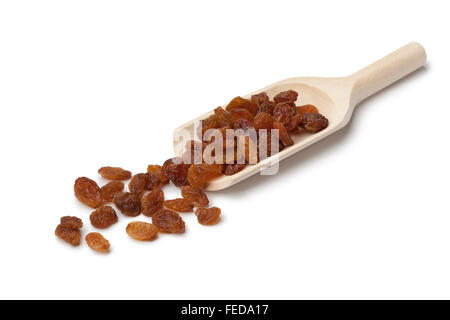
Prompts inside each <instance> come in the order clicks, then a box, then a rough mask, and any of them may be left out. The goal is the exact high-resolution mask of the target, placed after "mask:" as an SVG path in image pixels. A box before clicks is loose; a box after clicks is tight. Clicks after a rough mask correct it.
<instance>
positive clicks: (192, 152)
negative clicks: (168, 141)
mask: <svg viewBox="0 0 450 320" xmlns="http://www.w3.org/2000/svg"><path fill="white" fill-rule="evenodd" d="M205 147H206V143H204V142H201V141H194V140H189V141H188V142H187V143H186V150H185V151H184V153H183V157H182V158H183V162H184V163H186V164H191V163H201V162H202V161H203V151H204V150H205Z"/></svg>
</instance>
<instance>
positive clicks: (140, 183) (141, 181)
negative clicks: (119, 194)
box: [128, 173, 148, 194]
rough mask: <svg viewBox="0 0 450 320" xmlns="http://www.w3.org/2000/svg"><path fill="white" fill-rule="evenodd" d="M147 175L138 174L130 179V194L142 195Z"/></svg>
mask: <svg viewBox="0 0 450 320" xmlns="http://www.w3.org/2000/svg"><path fill="white" fill-rule="evenodd" d="M147 177H148V176H147V174H146V173H138V174H136V175H134V176H133V178H131V180H130V182H129V183H128V189H129V190H130V192H131V193H135V194H142V193H143V192H144V191H145V185H146V184H147Z"/></svg>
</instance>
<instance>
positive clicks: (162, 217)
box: [55, 90, 328, 253]
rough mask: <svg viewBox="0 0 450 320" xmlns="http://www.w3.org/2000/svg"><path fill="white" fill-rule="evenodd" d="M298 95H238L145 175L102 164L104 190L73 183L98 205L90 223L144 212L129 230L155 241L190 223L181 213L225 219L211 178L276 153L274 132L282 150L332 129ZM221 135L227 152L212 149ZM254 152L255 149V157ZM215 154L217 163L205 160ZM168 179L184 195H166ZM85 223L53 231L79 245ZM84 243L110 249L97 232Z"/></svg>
mask: <svg viewBox="0 0 450 320" xmlns="http://www.w3.org/2000/svg"><path fill="white" fill-rule="evenodd" d="M297 99H298V93H297V92H296V91H294V90H288V91H283V92H280V93H278V94H277V95H275V96H274V97H273V98H272V99H271V98H270V97H269V96H268V95H267V93H265V92H261V93H258V94H254V95H252V96H251V97H250V99H246V98H242V97H236V98H234V99H233V100H231V101H230V103H229V104H228V105H227V106H226V107H225V108H222V107H218V108H216V109H214V113H213V114H212V115H211V116H209V117H208V118H206V119H204V120H202V121H201V127H200V128H201V130H198V132H197V134H198V135H199V141H196V140H189V141H187V143H186V148H185V151H184V153H183V154H182V155H181V156H180V157H175V158H170V159H168V160H166V161H165V162H164V163H163V164H162V165H156V164H152V165H149V166H148V167H147V170H146V172H142V173H137V174H134V175H133V174H132V173H131V171H128V170H125V169H123V168H120V167H110V166H106V167H102V168H100V169H99V170H98V173H99V175H100V176H101V177H103V178H104V179H106V180H109V182H108V183H106V184H104V185H103V186H101V187H100V186H99V185H98V184H97V182H96V181H94V180H92V179H89V178H86V177H80V178H78V179H76V180H75V184H74V193H75V197H76V198H77V199H78V200H79V201H80V202H81V203H83V204H84V205H86V206H88V207H90V208H94V209H95V210H94V211H93V212H92V213H91V214H90V217H89V220H90V222H91V225H92V227H94V228H96V229H108V228H110V227H111V226H112V225H114V224H116V223H117V222H118V220H119V217H118V214H117V213H116V210H117V212H120V213H121V214H122V215H123V216H125V217H126V218H128V219H130V218H135V217H138V216H140V215H141V214H142V215H143V218H144V219H148V220H149V221H148V222H144V221H131V222H129V223H128V225H127V227H126V230H125V231H126V233H127V234H128V235H129V236H130V237H131V238H132V239H135V240H139V241H153V240H156V239H157V238H158V234H159V233H164V234H179V233H184V232H185V230H186V224H185V222H184V220H183V218H182V215H180V214H179V213H183V214H188V213H191V214H193V213H192V212H195V216H196V217H197V220H198V223H200V224H202V225H205V226H210V225H214V224H216V223H218V222H219V221H220V215H221V209H220V208H218V207H209V205H210V203H209V199H208V196H207V195H206V194H205V192H204V191H203V190H204V189H206V188H207V186H208V184H209V183H210V181H211V180H213V179H215V178H217V177H219V176H221V175H234V174H237V173H239V172H241V171H242V170H244V169H245V167H246V166H247V165H248V164H253V163H256V162H258V161H261V160H263V159H265V158H267V157H269V156H271V155H273V154H274V153H275V152H276V150H272V149H273V148H274V147H273V145H272V144H271V141H272V139H274V138H275V137H277V139H275V141H276V142H279V151H281V150H283V149H285V148H289V147H290V146H292V145H293V144H294V139H293V135H296V134H301V133H304V132H311V133H316V132H319V131H321V130H324V129H325V128H327V126H328V120H327V118H325V117H324V116H323V115H321V114H320V113H319V111H318V109H317V108H316V107H315V106H313V105H310V104H305V105H300V106H297V105H296V102H297ZM217 132H218V133H220V135H218V134H216V133H217ZM228 133H231V135H230V136H228V135H227V134H228ZM216 139H222V142H223V150H222V151H223V152H222V153H220V151H221V150H220V149H219V150H216V149H215V148H211V147H212V146H210V144H212V143H214V142H215V141H216ZM219 141H220V140H219ZM261 141H263V142H267V144H264V143H261ZM275 146H276V145H275ZM211 150H214V151H212V153H210V154H209V157H208V153H207V152H211ZM252 151H253V152H254V151H257V156H256V157H255V156H254V153H253V152H252ZM211 157H212V158H213V161H212V162H211V161H210V160H208V159H210V158H211ZM170 182H171V183H173V184H174V185H175V186H177V187H179V188H180V194H181V197H179V198H175V199H165V196H164V191H163V188H164V186H166V185H167V184H169V183H170ZM113 205H114V206H115V208H116V209H114V208H113ZM82 227H83V223H82V221H81V219H79V218H77V217H68V216H67V217H62V218H61V221H60V224H59V225H58V226H57V228H56V230H55V234H56V236H58V237H59V238H61V239H63V240H64V241H66V242H67V243H69V244H71V245H73V246H78V245H79V244H80V243H81V232H80V229H81V228H82ZM85 241H86V243H87V245H88V246H89V247H90V248H91V249H93V250H95V251H97V252H102V253H105V252H109V249H110V243H109V241H108V240H106V239H105V238H104V237H103V235H101V234H100V233H98V232H91V233H88V234H87V235H86V237H85Z"/></svg>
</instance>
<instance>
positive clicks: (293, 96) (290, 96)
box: [273, 90, 298, 104]
mask: <svg viewBox="0 0 450 320" xmlns="http://www.w3.org/2000/svg"><path fill="white" fill-rule="evenodd" d="M297 97H298V93H297V92H296V91H294V90H288V91H283V92H280V93H279V94H277V95H276V96H275V97H273V100H274V101H275V103H281V102H287V103H289V104H293V103H294V102H295V101H296V100H297Z"/></svg>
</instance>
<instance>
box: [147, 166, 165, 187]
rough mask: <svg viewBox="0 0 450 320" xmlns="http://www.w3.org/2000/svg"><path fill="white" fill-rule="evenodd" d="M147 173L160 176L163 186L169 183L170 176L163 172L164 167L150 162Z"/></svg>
mask: <svg viewBox="0 0 450 320" xmlns="http://www.w3.org/2000/svg"><path fill="white" fill-rule="evenodd" d="M147 173H151V174H154V175H155V176H157V177H158V179H159V181H160V183H161V187H162V186H163V185H165V184H168V183H169V178H167V177H166V176H165V175H164V174H163V172H162V167H161V166H159V165H157V164H150V165H148V167H147Z"/></svg>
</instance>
